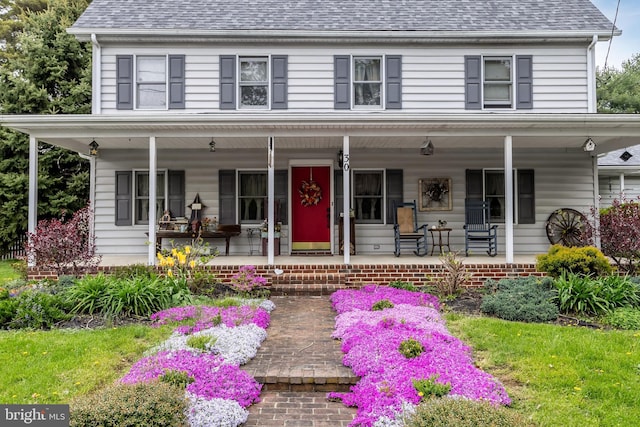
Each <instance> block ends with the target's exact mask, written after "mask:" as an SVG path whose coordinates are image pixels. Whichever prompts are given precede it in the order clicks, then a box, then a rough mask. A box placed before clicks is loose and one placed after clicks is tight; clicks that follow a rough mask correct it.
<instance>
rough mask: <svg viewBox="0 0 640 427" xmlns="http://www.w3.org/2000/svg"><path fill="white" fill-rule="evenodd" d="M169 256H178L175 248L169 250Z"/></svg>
mask: <svg viewBox="0 0 640 427" xmlns="http://www.w3.org/2000/svg"><path fill="white" fill-rule="evenodd" d="M171 255H173V256H178V250H177V249H176V248H173V249H171Z"/></svg>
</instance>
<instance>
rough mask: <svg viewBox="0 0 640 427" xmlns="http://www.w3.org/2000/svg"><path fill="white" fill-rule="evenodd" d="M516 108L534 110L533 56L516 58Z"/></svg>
mask: <svg viewBox="0 0 640 427" xmlns="http://www.w3.org/2000/svg"><path fill="white" fill-rule="evenodd" d="M516 82H517V86H516V99H517V102H516V108H517V109H519V110H530V109H532V108H533V57H532V56H531V55H518V56H516Z"/></svg>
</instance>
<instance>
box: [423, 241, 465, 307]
mask: <svg viewBox="0 0 640 427" xmlns="http://www.w3.org/2000/svg"><path fill="white" fill-rule="evenodd" d="M458 255H459V252H446V253H444V254H442V255H441V256H440V261H442V269H443V275H442V277H441V278H436V279H433V280H432V284H430V287H432V288H434V289H435V291H434V293H435V294H436V295H437V296H438V297H440V298H441V299H445V300H452V299H454V298H455V297H457V296H459V295H460V294H462V293H463V292H464V284H465V283H467V282H468V281H469V280H470V279H471V274H470V273H469V272H468V271H467V267H466V266H465V265H464V264H463V262H462V260H461V259H459V258H458Z"/></svg>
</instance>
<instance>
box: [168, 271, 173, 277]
mask: <svg viewBox="0 0 640 427" xmlns="http://www.w3.org/2000/svg"><path fill="white" fill-rule="evenodd" d="M167 276H169V277H173V271H172V270H171V269H168V270H167Z"/></svg>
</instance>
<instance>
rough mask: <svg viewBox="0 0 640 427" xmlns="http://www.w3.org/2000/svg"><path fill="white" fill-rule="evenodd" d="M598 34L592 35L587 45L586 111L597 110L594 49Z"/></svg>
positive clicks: (592, 111)
mask: <svg viewBox="0 0 640 427" xmlns="http://www.w3.org/2000/svg"><path fill="white" fill-rule="evenodd" d="M597 42H598V36H597V35H594V36H593V40H592V41H591V44H590V45H589V47H587V112H588V113H596V112H597V100H596V50H595V45H596V43H597Z"/></svg>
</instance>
